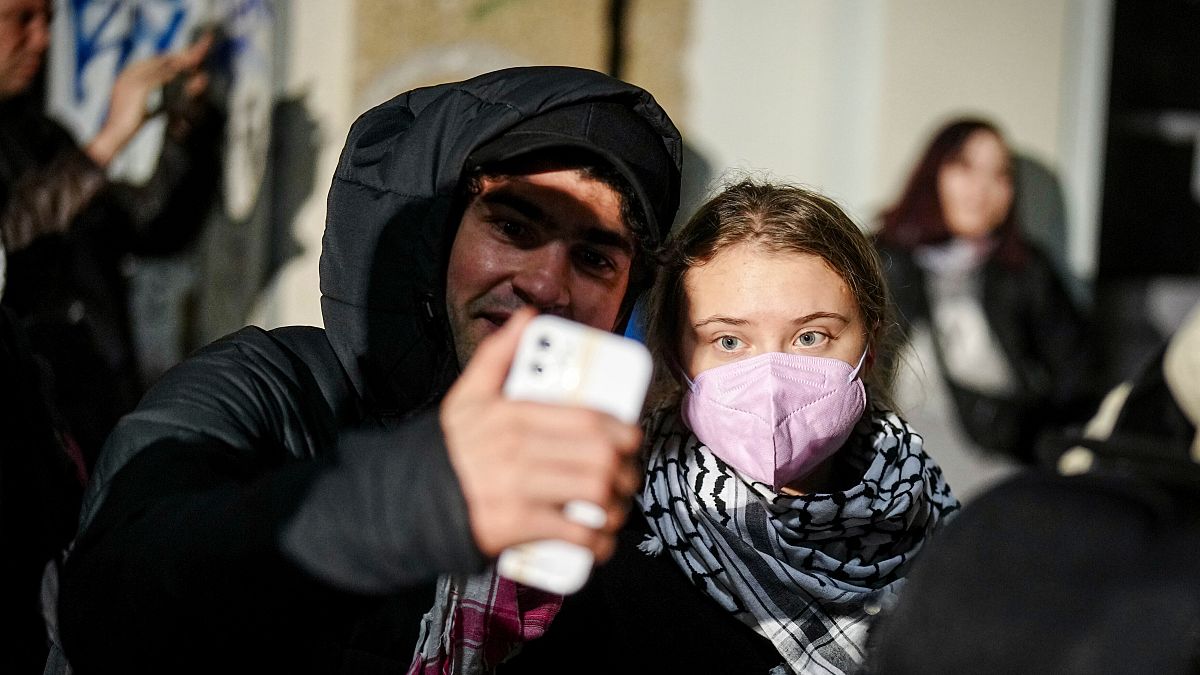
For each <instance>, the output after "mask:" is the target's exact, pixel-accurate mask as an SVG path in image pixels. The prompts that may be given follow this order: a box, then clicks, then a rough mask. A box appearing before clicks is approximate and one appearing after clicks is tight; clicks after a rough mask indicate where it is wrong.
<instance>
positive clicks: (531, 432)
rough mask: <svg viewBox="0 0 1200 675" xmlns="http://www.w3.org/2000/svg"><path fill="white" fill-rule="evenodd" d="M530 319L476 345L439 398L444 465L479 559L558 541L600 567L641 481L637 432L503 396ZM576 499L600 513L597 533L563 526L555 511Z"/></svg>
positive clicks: (525, 316) (521, 318)
mask: <svg viewBox="0 0 1200 675" xmlns="http://www.w3.org/2000/svg"><path fill="white" fill-rule="evenodd" d="M533 317H534V312H533V311H532V310H529V309H523V310H521V311H520V312H518V313H516V314H514V315H513V316H512V318H510V319H509V320H508V322H507V323H506V324H505V325H504V327H503V328H501V329H500V330H499V331H498V332H496V333H495V334H493V335H491V336H490V337H488V338H487V339H486V340H484V341H483V342H482V343H480V345H479V348H478V349H476V351H475V355H474V356H473V357H472V358H471V361H470V362H469V363H468V364H467V368H466V370H465V371H464V372H463V374H462V376H461V377H459V379H458V381H457V382H455V384H454V386H453V387H451V389H450V391H449V393H447V394H446V398H445V401H444V402H443V403H442V408H441V424H442V430H443V431H444V433H445V435H446V447H447V448H448V450H449V454H450V462H451V464H452V465H453V466H454V471H455V473H456V474H457V475H458V480H459V483H460V484H461V486H462V491H463V495H464V496H465V497H466V501H467V510H468V512H469V515H470V519H471V532H472V534H473V535H474V537H475V542H476V544H477V545H478V546H479V549H480V550H481V551H482V552H483V553H484V555H486V556H488V557H495V556H497V555H499V554H500V552H501V551H503V550H504V549H506V548H508V547H510V546H513V545H515V544H522V543H526V542H530V541H534V540H538V539H562V540H565V541H569V542H572V543H575V544H579V545H581V546H584V547H587V548H589V549H591V551H592V552H593V553H594V554H595V555H596V559H597V560H599V561H603V560H606V559H607V558H608V557H609V556H610V555H611V554H612V549H613V544H614V535H615V533H616V531H617V530H618V529H619V528H620V526H621V524H622V523H623V522H624V520H625V514H626V511H627V503H628V499H629V496H630V495H632V494H633V493H634V491H635V490H636V489H637V488H638V487H639V485H640V483H641V474H640V471H639V470H638V468H637V465H636V462H635V461H634V457H635V455H636V452H637V449H638V447H639V444H640V443H641V439H642V433H641V430H640V429H639V428H638V427H637V426H636V425H632V424H624V423H622V422H620V421H619V420H617V419H616V418H614V417H612V416H611V415H608V414H606V413H602V412H597V411H593V410H588V409H584V408H577V407H570V406H557V405H547V404H541V403H532V402H528V401H511V400H508V399H506V398H504V396H503V394H502V393H501V392H502V387H503V386H504V379H505V376H506V375H507V373H508V368H509V365H510V364H511V363H512V360H513V355H514V354H515V353H516V349H517V342H518V340H519V338H520V336H521V331H522V330H524V328H525V325H526V324H527V323H529V320H530V319H532V318H533ZM576 499H578V500H583V501H587V502H592V503H594V504H596V505H598V506H600V507H601V508H603V509H604V510H605V511H606V513H607V514H608V516H607V522H606V523H605V525H604V527H602V528H600V529H592V528H589V527H586V526H584V525H581V524H579V523H576V522H573V521H571V520H568V518H567V517H566V516H565V515H564V513H563V508H564V505H565V504H566V503H567V502H569V501H572V500H576Z"/></svg>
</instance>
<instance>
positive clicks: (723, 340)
mask: <svg viewBox="0 0 1200 675" xmlns="http://www.w3.org/2000/svg"><path fill="white" fill-rule="evenodd" d="M717 344H718V345H719V346H720V347H721V349H724V350H725V351H727V352H731V351H733V350H735V349H737V348H738V347H740V346H742V341H741V340H739V339H737V338H735V337H733V336H732V335H722V336H721V337H719V338H717Z"/></svg>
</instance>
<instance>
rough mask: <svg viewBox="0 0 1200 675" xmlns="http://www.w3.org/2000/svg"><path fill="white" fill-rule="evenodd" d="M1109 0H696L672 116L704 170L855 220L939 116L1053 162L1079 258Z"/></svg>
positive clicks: (1083, 266) (891, 190) (1091, 243)
mask: <svg viewBox="0 0 1200 675" xmlns="http://www.w3.org/2000/svg"><path fill="white" fill-rule="evenodd" d="M1111 3H1112V0H1004V1H1003V2H995V1H994V0H743V1H741V2H728V1H727V0H696V3H695V5H694V14H693V24H692V43H691V51H690V52H689V53H688V54H687V55H686V56H685V59H686V61H685V66H686V67H685V72H686V74H687V77H688V87H687V90H688V92H689V99H688V104H687V107H686V113H685V115H686V117H685V119H683V120H679V122H680V126H681V127H682V128H683V129H684V131H685V133H686V134H687V135H688V138H689V139H690V140H691V141H692V143H693V144H694V145H695V146H696V147H697V148H698V149H699V150H700V151H701V152H702V153H704V154H705V156H706V158H707V159H708V161H709V162H710V163H711V164H712V165H713V166H714V168H716V169H717V170H718V172H720V171H722V170H726V169H731V168H732V169H735V170H738V169H755V170H768V171H769V172H770V175H773V176H776V177H779V178H786V179H791V180H796V181H799V182H802V183H805V184H808V185H812V186H815V187H817V188H819V189H822V190H824V191H825V192H827V193H828V194H830V195H831V196H833V197H835V198H837V199H838V200H840V201H841V202H842V203H843V205H844V206H845V207H846V208H847V209H848V210H849V211H850V212H851V214H852V215H853V216H854V217H855V218H857V219H858V220H859V222H861V223H864V224H865V223H866V222H867V221H869V220H870V219H871V218H872V217H873V216H874V215H875V214H876V213H877V212H878V210H879V209H880V208H881V207H883V206H885V205H886V204H887V203H889V202H890V201H891V200H892V199H894V198H895V196H896V193H897V191H898V190H899V189H900V187H901V184H902V183H903V180H904V179H905V178H906V177H907V173H908V171H909V170H910V168H911V164H912V162H913V161H915V159H916V155H917V154H918V152H919V151H920V150H921V149H922V148H923V146H924V144H925V143H926V142H927V140H928V137H929V135H930V134H931V133H932V131H933V130H934V129H935V128H936V127H937V126H938V125H939V124H940V123H941V122H942V121H944V120H945V119H946V118H947V117H949V116H951V115H956V114H960V113H974V114H979V115H983V116H986V117H989V118H992V119H993V120H994V121H996V122H997V123H998V124H999V125H1000V126H1001V127H1002V128H1003V129H1004V130H1005V131H1006V133H1007V134H1008V136H1009V139H1010V141H1011V142H1012V143H1013V145H1014V147H1015V148H1016V149H1017V150H1019V151H1021V152H1023V153H1025V154H1029V155H1032V156H1033V157H1035V158H1037V159H1039V160H1041V161H1042V162H1044V163H1046V164H1048V165H1050V166H1051V167H1052V168H1054V169H1055V170H1057V171H1058V172H1059V174H1060V178H1061V179H1062V181H1063V187H1064V188H1065V190H1066V199H1067V202H1068V204H1067V215H1068V218H1069V223H1068V236H1069V242H1068V243H1069V246H1070V250H1071V254H1072V259H1071V262H1072V268H1073V270H1074V271H1075V272H1076V274H1078V275H1081V276H1084V277H1086V276H1088V275H1090V274H1091V271H1092V269H1093V267H1094V250H1095V241H1096V237H1095V230H1096V228H1097V227H1098V222H1097V213H1098V203H1099V202H1098V187H1099V167H1100V162H1101V161H1102V158H1103V153H1102V147H1101V145H1100V143H1101V140H1102V138H1103V119H1104V118H1103V110H1104V97H1105V95H1106V82H1107V60H1106V56H1105V55H1106V54H1107V52H1108V37H1107V35H1108V16H1109V14H1110V8H1111Z"/></svg>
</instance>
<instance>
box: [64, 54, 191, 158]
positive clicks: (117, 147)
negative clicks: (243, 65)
mask: <svg viewBox="0 0 1200 675" xmlns="http://www.w3.org/2000/svg"><path fill="white" fill-rule="evenodd" d="M211 45H212V36H211V35H205V36H204V37H202V38H201V39H199V40H197V41H196V42H195V43H194V44H193V45H192V46H191V47H188V48H187V49H185V50H183V51H181V52H177V53H173V54H161V55H159V56H152V57H150V58H147V59H142V60H140V61H134V62H133V63H130V64H129V65H128V66H126V67H125V69H124V70H122V71H121V73H120V74H119V75H117V80H116V82H114V83H113V90H112V98H111V100H110V101H109V104H108V117H107V118H106V119H105V121H104V127H103V128H102V129H100V131H99V133H97V134H96V137H95V138H94V139H92V141H91V143H89V144H88V146H87V148H86V152H87V154H88V155H89V156H90V157H91V158H92V160H93V161H95V162H96V164H99V165H100V166H108V164H109V162H111V161H112V160H113V158H114V157H116V156H117V153H119V152H120V151H121V149H122V148H124V147H125V145H126V144H127V143H129V141H130V139H132V138H133V136H134V134H136V133H137V132H138V130H139V129H141V128H142V124H143V123H145V121H146V120H147V119H148V118H149V116H150V113H151V111H150V110H149V108H148V102H149V99H150V95H151V94H152V93H154V92H157V91H159V90H160V89H161V88H162V86H163V85H165V84H166V83H168V82H170V81H171V80H173V79H175V78H176V77H179V76H183V77H185V78H186V80H185V82H184V84H183V89H184V95H185V96H188V97H195V96H198V95H199V94H200V93H201V92H203V91H204V89H205V87H206V86H207V84H208V80H207V77H208V76H207V74H206V73H204V72H203V71H200V70H199V67H200V64H201V63H202V62H203V61H204V56H205V55H206V54H207V53H208V50H209V47H210V46H211Z"/></svg>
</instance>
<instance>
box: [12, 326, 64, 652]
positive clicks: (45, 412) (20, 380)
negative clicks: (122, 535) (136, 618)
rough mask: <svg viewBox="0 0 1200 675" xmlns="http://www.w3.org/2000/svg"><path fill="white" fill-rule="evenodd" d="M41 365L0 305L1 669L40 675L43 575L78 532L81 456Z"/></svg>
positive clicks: (44, 640)
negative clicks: (48, 392) (52, 404)
mask: <svg viewBox="0 0 1200 675" xmlns="http://www.w3.org/2000/svg"><path fill="white" fill-rule="evenodd" d="M40 370H41V366H40V364H39V363H38V360H37V358H36V357H35V356H34V355H33V352H32V351H31V350H30V347H29V342H28V340H27V339H26V336H25V335H24V334H23V333H22V331H21V328H20V326H19V324H18V322H17V320H16V318H15V317H14V316H13V315H12V313H11V312H9V311H8V310H7V309H5V308H3V307H0V374H2V380H3V382H4V386H2V387H0V419H2V420H3V422H0V429H2V430H3V434H4V441H3V442H2V443H0V551H3V552H4V554H3V555H2V556H0V559H3V566H2V567H0V615H2V616H3V619H4V627H5V628H4V631H3V638H2V639H0V671H3V672H5V673H35V672H39V671H40V669H41V668H42V665H43V664H44V663H45V662H46V653H47V648H48V645H49V643H48V641H47V636H46V627H45V625H44V622H43V618H42V601H41V586H42V575H43V571H44V570H45V568H46V566H47V564H50V563H52V562H56V561H57V560H58V556H59V554H60V553H61V551H62V550H63V548H64V547H65V546H66V545H67V542H68V541H70V539H71V536H72V535H73V534H74V533H75V525H76V522H77V520H78V517H79V503H80V499H81V497H82V496H83V486H84V476H85V474H84V467H83V466H82V457H78V456H76V457H72V454H71V452H70V450H69V449H70V445H69V444H70V440H69V437H67V436H66V435H65V434H64V433H63V430H62V424H61V422H59V421H57V420H56V418H55V415H54V413H53V411H52V410H50V409H48V408H47V406H46V405H45V401H46V400H47V399H46V397H45V395H44V394H43V392H42V391H41V388H42V387H43V385H44V384H45V378H44V377H43V376H42V374H41V372H40Z"/></svg>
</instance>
